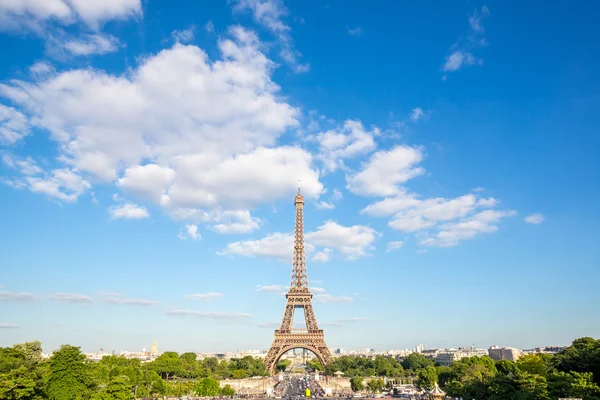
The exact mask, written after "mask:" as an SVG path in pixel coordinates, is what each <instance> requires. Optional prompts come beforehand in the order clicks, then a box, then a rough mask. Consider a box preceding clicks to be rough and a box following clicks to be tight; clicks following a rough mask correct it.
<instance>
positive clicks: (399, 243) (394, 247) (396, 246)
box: [385, 240, 404, 253]
mask: <svg viewBox="0 0 600 400" xmlns="http://www.w3.org/2000/svg"><path fill="white" fill-rule="evenodd" d="M402 246H404V242H403V241H402V240H398V241H393V242H388V244H387V249H386V250H385V251H386V252H388V253H389V252H390V251H393V250H397V249H399V248H400V247H402Z"/></svg>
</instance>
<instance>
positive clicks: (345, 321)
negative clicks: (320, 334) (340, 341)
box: [320, 317, 367, 326]
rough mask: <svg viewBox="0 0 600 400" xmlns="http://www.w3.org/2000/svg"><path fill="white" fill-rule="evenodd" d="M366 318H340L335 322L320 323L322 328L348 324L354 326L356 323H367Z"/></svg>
mask: <svg viewBox="0 0 600 400" xmlns="http://www.w3.org/2000/svg"><path fill="white" fill-rule="evenodd" d="M366 320H367V319H366V318H362V317H350V318H340V319H338V320H335V321H325V322H322V323H320V325H321V326H345V325H347V324H352V323H356V322H363V321H366Z"/></svg>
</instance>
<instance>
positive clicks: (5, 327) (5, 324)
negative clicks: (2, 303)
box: [0, 322, 19, 329]
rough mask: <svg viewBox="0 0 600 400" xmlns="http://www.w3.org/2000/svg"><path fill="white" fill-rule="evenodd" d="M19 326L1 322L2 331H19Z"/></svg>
mask: <svg viewBox="0 0 600 400" xmlns="http://www.w3.org/2000/svg"><path fill="white" fill-rule="evenodd" d="M18 328H19V325H15V324H8V323H6V322H0V329H18Z"/></svg>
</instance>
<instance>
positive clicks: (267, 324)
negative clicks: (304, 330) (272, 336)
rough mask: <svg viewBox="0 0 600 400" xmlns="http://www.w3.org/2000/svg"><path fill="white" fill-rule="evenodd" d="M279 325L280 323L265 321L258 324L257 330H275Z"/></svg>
mask: <svg viewBox="0 0 600 400" xmlns="http://www.w3.org/2000/svg"><path fill="white" fill-rule="evenodd" d="M280 325H281V322H275V321H265V322H260V323H259V324H258V327H259V328H277V327H279V326H280Z"/></svg>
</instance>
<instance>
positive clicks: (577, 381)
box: [548, 371, 600, 400]
mask: <svg viewBox="0 0 600 400" xmlns="http://www.w3.org/2000/svg"><path fill="white" fill-rule="evenodd" d="M548 392H549V394H550V398H552V399H554V398H582V399H584V400H600V387H598V385H597V384H596V383H595V382H594V381H593V377H592V374H591V373H589V372H583V373H579V372H573V371H571V372H562V371H560V372H554V373H552V374H550V376H549V377H548Z"/></svg>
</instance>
